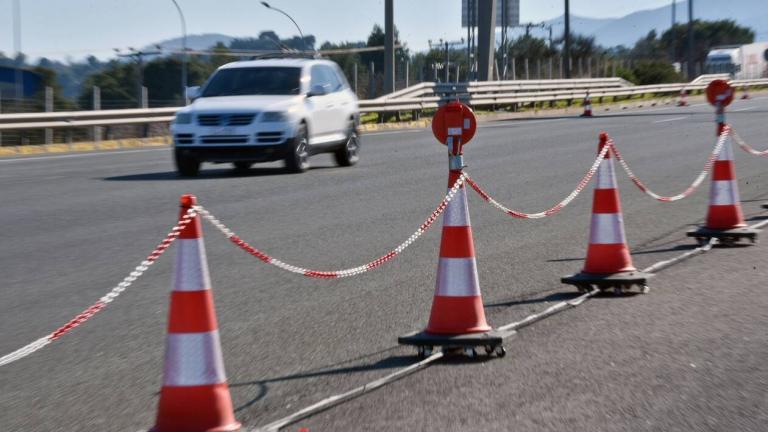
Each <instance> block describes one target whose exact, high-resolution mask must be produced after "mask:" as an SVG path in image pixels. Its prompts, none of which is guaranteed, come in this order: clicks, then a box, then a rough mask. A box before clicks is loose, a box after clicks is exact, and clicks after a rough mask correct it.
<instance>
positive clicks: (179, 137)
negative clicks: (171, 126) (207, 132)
mask: <svg viewBox="0 0 768 432" xmlns="http://www.w3.org/2000/svg"><path fill="white" fill-rule="evenodd" d="M194 143H195V135H193V134H176V144H194Z"/></svg>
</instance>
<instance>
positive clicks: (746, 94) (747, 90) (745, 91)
mask: <svg viewBox="0 0 768 432" xmlns="http://www.w3.org/2000/svg"><path fill="white" fill-rule="evenodd" d="M742 88H743V89H744V92H743V93H742V94H741V98H742V99H749V86H747V85H744V87H742Z"/></svg>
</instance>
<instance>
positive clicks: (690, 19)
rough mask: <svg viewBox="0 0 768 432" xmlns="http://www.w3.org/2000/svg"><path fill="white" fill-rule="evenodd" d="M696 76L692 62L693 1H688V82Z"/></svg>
mask: <svg viewBox="0 0 768 432" xmlns="http://www.w3.org/2000/svg"><path fill="white" fill-rule="evenodd" d="M694 75H696V64H695V61H694V60H693V0H688V81H691V80H693V79H694V78H695V77H694Z"/></svg>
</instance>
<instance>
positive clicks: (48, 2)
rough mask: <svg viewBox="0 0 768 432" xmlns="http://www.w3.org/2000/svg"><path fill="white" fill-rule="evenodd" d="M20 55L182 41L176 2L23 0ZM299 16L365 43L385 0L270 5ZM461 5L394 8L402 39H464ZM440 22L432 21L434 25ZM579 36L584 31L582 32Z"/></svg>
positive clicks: (545, 12)
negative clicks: (363, 40) (22, 52)
mask: <svg viewBox="0 0 768 432" xmlns="http://www.w3.org/2000/svg"><path fill="white" fill-rule="evenodd" d="M12 1H13V0H0V51H2V52H4V53H6V55H8V54H9V53H13V51H14V50H13V30H12V28H13V27H12V22H13V21H12V19H13V14H12V13H11V5H12ZM20 1H21V4H22V19H21V21H22V50H23V51H24V52H27V53H29V55H30V56H31V57H33V58H36V57H41V56H47V57H51V58H57V59H64V58H66V57H67V56H71V57H73V58H82V57H84V56H85V55H87V54H90V53H93V54H95V55H97V56H99V57H108V56H110V55H111V54H112V49H113V48H126V47H129V46H134V47H142V46H145V45H147V44H150V43H154V42H158V41H161V40H164V39H168V38H172V37H175V36H178V35H179V34H180V24H179V21H178V16H177V13H176V10H175V9H174V7H173V4H172V3H171V0H130V1H125V0H66V1H61V0H20ZM178 2H179V4H180V5H181V7H182V8H183V9H184V11H185V14H186V15H187V23H188V30H189V33H190V34H199V33H224V34H227V35H232V36H253V35H257V34H258V33H259V32H260V31H262V30H268V29H272V30H275V31H276V32H277V33H278V34H279V35H281V36H282V35H294V34H296V32H295V30H294V28H293V25H292V24H291V23H290V21H288V20H287V19H286V18H284V17H282V16H280V15H277V14H275V13H274V12H270V11H268V10H266V9H265V8H264V7H262V6H261V5H260V4H259V3H258V1H257V0H216V1H214V0H178ZM669 2H670V0H632V1H615V0H572V1H571V11H572V13H573V14H576V15H580V16H588V17H594V18H602V17H618V16H623V15H626V14H628V13H631V12H634V11H638V10H642V9H652V8H656V7H660V6H664V5H666V4H668V3H669ZM272 4H273V5H274V6H277V7H280V8H282V9H284V10H285V11H287V12H288V13H290V14H291V15H293V16H294V18H295V19H296V21H298V22H299V24H300V25H301V26H302V29H303V30H304V32H305V33H311V34H314V35H316V36H317V38H318V40H319V42H323V41H326V40H330V41H342V40H362V39H364V38H365V37H366V36H367V34H368V33H369V32H370V29H371V27H372V26H373V25H374V24H375V23H382V22H383V15H384V12H383V10H384V1H383V0H334V1H316V0H272ZM460 4H461V2H460V0H419V1H416V2H401V1H396V2H395V18H396V23H397V26H398V28H399V29H400V33H401V36H402V38H403V39H404V40H406V41H407V42H408V43H409V45H410V46H411V47H412V48H415V49H416V50H422V49H425V48H426V47H427V40H429V39H439V38H441V37H442V38H459V37H461V35H462V34H463V32H462V30H461V29H460V15H461V8H460ZM562 8H563V0H521V11H520V15H521V21H525V22H529V21H542V20H545V19H549V18H553V17H556V16H559V15H560V14H561V13H562ZM433 17H434V18H433ZM577 30H578V29H577Z"/></svg>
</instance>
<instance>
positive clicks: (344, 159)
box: [333, 123, 360, 167]
mask: <svg viewBox="0 0 768 432" xmlns="http://www.w3.org/2000/svg"><path fill="white" fill-rule="evenodd" d="M333 157H334V159H336V163H337V164H338V165H339V166H345V167H348V166H352V165H354V164H356V163H357V161H358V160H360V135H358V133H357V128H356V127H355V124H354V123H352V124H350V126H349V132H348V133H347V139H346V140H344V145H343V146H342V147H340V148H339V149H338V150H336V151H335V152H333Z"/></svg>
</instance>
